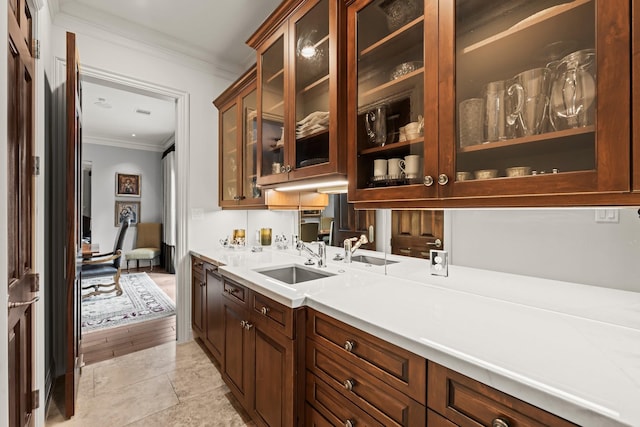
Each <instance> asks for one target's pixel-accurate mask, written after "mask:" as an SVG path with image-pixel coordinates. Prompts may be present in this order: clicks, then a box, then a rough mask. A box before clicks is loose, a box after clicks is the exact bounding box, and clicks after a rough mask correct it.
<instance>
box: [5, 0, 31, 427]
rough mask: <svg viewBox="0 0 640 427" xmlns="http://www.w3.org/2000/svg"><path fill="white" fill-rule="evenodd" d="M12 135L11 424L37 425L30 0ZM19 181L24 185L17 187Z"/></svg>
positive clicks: (17, 31)
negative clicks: (34, 344) (34, 414)
mask: <svg viewBox="0 0 640 427" xmlns="http://www.w3.org/2000/svg"><path fill="white" fill-rule="evenodd" d="M8 21H9V22H8V24H9V25H8V27H9V32H8V44H9V49H8V57H7V70H8V86H7V95H8V105H7V107H8V110H7V120H8V132H7V138H8V139H7V165H6V173H7V178H8V182H9V183H10V186H9V188H8V190H7V201H6V209H7V215H8V217H9V218H10V220H9V221H8V226H7V230H6V232H7V248H6V250H7V262H8V265H7V272H8V276H7V290H8V296H9V299H8V310H7V316H8V319H7V320H8V354H7V355H6V356H7V360H8V363H9V384H8V387H9V426H10V427H14V426H15V427H22V426H29V425H33V422H34V420H33V416H32V415H33V409H35V407H36V405H37V403H38V402H37V401H34V400H33V390H34V380H35V375H34V367H35V360H34V357H33V356H34V346H33V338H34V327H35V325H34V322H33V318H34V314H33V310H34V306H33V302H35V301H36V300H37V297H36V292H37V291H38V276H37V274H35V272H34V271H33V266H34V263H35V262H34V250H33V248H34V243H33V240H34V237H35V234H34V230H35V220H34V215H33V213H34V208H33V203H34V191H35V190H34V185H35V180H34V176H33V172H32V162H33V155H34V131H33V129H34V120H33V117H34V113H33V109H34V105H33V99H34V98H33V97H34V90H33V77H34V62H33V58H32V56H31V13H30V11H29V7H28V5H27V4H26V3H25V0H14V1H11V2H10V3H9V16H8ZM15 183H18V184H17V185H15Z"/></svg>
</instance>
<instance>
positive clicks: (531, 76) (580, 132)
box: [347, 0, 640, 207]
mask: <svg viewBox="0 0 640 427" xmlns="http://www.w3.org/2000/svg"><path fill="white" fill-rule="evenodd" d="M485 3H486V4H485ZM401 5H402V8H401V7H400V6H401ZM635 13H636V14H637V11H636V12H635ZM630 16H631V10H630V2H628V1H627V0H612V1H603V0H573V1H567V0H538V1H525V0H510V1H505V2H501V4H500V5H499V6H495V5H493V3H491V2H478V1H471V0H455V1H451V0H395V1H393V0H356V1H354V2H352V3H350V4H349V6H348V10H347V29H348V31H347V33H348V38H347V47H348V49H347V62H348V70H349V73H348V111H347V117H348V120H347V122H348V130H347V132H348V140H349V141H350V145H349V154H348V161H349V199H350V201H354V202H356V203H359V204H360V205H361V206H360V207H366V205H367V204H374V203H376V202H384V203H386V204H387V205H389V206H398V205H399V204H400V203H402V201H409V200H412V201H414V203H413V204H411V205H410V206H413V207H441V206H442V207H447V206H451V207H454V206H482V205H493V206H513V205H521V206H537V205H556V206H557V205H576V204H586V205H589V204H594V205H597V204H621V205H624V204H637V203H638V198H637V197H633V195H632V194H631V193H630V190H631V185H632V178H633V179H634V181H633V182H634V184H633V185H634V189H635V190H640V183H639V181H640V178H638V175H637V173H636V176H635V177H632V175H631V169H632V168H631V164H632V158H631V153H632V150H631V145H632V144H631V96H630V94H631V74H630V69H631V66H632V64H631V55H630V52H631V48H632V46H631V28H630V22H632V21H631V19H630ZM634 37H635V38H636V39H638V36H637V35H636V34H635V33H634ZM634 48H635V49H636V50H637V49H638V48H637V42H636V43H635V44H634ZM634 66H635V67H636V69H640V66H638V65H637V64H635V65H634ZM638 98H639V97H638V96H635V97H634V99H635V100H636V101H635V102H636V103H638V101H637V99H638ZM421 119H422V120H423V126H420V123H421V122H422V120H421ZM416 122H417V124H412V123H416ZM636 126H638V125H636ZM416 128H417V129H418V131H417V132H416V131H415V129H416ZM637 145H638V143H637V142H636V146H637ZM636 151H638V150H636ZM416 156H417V157H416ZM636 156H637V154H636ZM384 160H387V164H386V165H384ZM398 163H400V168H398V166H397V164H398ZM416 163H417V165H418V166H417V169H416V166H415V164H416ZM385 166H386V169H385ZM416 170H417V173H416ZM523 196H526V197H523ZM626 196H630V197H626ZM404 207H406V206H404Z"/></svg>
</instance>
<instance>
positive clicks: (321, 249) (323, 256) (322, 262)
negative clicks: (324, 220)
mask: <svg viewBox="0 0 640 427" xmlns="http://www.w3.org/2000/svg"><path fill="white" fill-rule="evenodd" d="M317 243H318V253H315V252H314V251H313V250H311V249H310V248H309V247H308V246H307V245H305V244H304V242H303V241H302V240H298V243H296V249H297V250H299V251H306V252H307V253H308V254H309V255H311V256H312V257H314V258H317V259H318V267H326V266H327V248H326V247H325V244H324V242H317ZM310 263H311V262H310Z"/></svg>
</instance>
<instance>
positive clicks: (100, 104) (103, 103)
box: [94, 98, 111, 109]
mask: <svg viewBox="0 0 640 427" xmlns="http://www.w3.org/2000/svg"><path fill="white" fill-rule="evenodd" d="M94 104H95V105H97V106H98V107H100V108H107V109H109V108H111V104H109V103H108V102H107V100H106V99H105V98H98V100H97V101H96V102H94Z"/></svg>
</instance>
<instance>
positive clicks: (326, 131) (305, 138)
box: [296, 129, 329, 143]
mask: <svg viewBox="0 0 640 427" xmlns="http://www.w3.org/2000/svg"><path fill="white" fill-rule="evenodd" d="M328 134H329V129H322V130H319V131H318V132H314V133H312V134H309V135H306V136H303V137H302V138H296V142H298V143H300V142H303V143H305V142H309V141H313V140H315V139H317V138H318V137H319V136H321V135H328Z"/></svg>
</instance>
